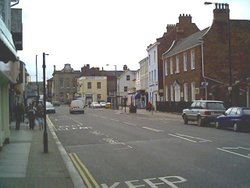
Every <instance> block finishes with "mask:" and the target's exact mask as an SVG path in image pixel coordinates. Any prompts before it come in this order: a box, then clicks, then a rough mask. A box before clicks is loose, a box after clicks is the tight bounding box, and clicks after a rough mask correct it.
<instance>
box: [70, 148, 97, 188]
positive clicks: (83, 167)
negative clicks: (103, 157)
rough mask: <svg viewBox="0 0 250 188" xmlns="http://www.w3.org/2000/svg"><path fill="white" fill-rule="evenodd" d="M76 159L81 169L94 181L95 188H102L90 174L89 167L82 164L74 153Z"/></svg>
mask: <svg viewBox="0 0 250 188" xmlns="http://www.w3.org/2000/svg"><path fill="white" fill-rule="evenodd" d="M73 155H74V157H75V159H76V160H77V162H78V164H79V165H80V166H81V168H82V169H83V171H84V172H85V173H86V175H87V176H88V177H89V178H90V180H91V181H92V183H93V184H94V186H95V188H100V186H99V185H98V183H97V182H96V180H95V178H94V177H93V176H92V175H91V173H90V172H89V170H88V169H87V167H86V166H85V165H84V164H83V163H82V162H81V160H80V159H79V158H78V156H77V155H76V153H73Z"/></svg>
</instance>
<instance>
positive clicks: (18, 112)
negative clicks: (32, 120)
mask: <svg viewBox="0 0 250 188" xmlns="http://www.w3.org/2000/svg"><path fill="white" fill-rule="evenodd" d="M15 114H16V130H20V123H21V120H22V116H23V108H22V105H21V104H20V103H17V105H16V108H15Z"/></svg>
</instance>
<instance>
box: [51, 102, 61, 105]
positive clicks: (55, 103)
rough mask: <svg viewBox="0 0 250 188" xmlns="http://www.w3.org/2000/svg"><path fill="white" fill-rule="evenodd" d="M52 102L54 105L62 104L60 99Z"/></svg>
mask: <svg viewBox="0 0 250 188" xmlns="http://www.w3.org/2000/svg"><path fill="white" fill-rule="evenodd" d="M52 104H53V105H54V106H60V105H61V103H60V101H53V102H52Z"/></svg>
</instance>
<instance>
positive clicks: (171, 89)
mask: <svg viewBox="0 0 250 188" xmlns="http://www.w3.org/2000/svg"><path fill="white" fill-rule="evenodd" d="M170 100H171V101H174V87H173V85H171V86H170Z"/></svg>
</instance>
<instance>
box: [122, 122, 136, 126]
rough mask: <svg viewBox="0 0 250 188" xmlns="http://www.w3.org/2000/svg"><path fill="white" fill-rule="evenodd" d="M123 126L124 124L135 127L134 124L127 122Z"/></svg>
mask: <svg viewBox="0 0 250 188" xmlns="http://www.w3.org/2000/svg"><path fill="white" fill-rule="evenodd" d="M123 123H124V124H126V125H131V126H137V125H136V124H134V123H129V122H126V121H125V122H123Z"/></svg>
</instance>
